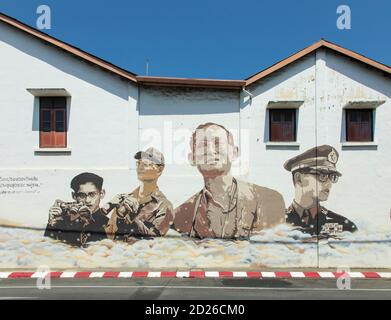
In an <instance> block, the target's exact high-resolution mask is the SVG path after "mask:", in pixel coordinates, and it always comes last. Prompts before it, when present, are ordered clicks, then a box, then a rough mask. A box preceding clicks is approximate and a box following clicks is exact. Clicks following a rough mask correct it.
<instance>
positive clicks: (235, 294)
mask: <svg viewBox="0 0 391 320" xmlns="http://www.w3.org/2000/svg"><path fill="white" fill-rule="evenodd" d="M50 285H51V288H50V289H38V288H37V280H36V279H16V280H15V279H14V280H8V279H4V280H0V300H13V299H21V300H35V299H44V300H53V299H54V300H59V299H61V300H79V299H87V300H89V299H94V300H95V299H98V300H107V299H116V300H117V299H120V300H199V299H202V300H241V299H245V300H269V299H272V300H279V299H284V300H285V299H287V300H300V299H309V300H313V299H332V300H344V299H360V300H362V299H365V300H367V299H381V300H384V299H387V300H388V299H391V279H351V289H350V290H341V289H338V287H337V281H336V279H175V278H173V279H162V278H156V279H149V278H148V279H52V280H51V283H50Z"/></svg>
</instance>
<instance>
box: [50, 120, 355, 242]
mask: <svg viewBox="0 0 391 320" xmlns="http://www.w3.org/2000/svg"><path fill="white" fill-rule="evenodd" d="M190 147H191V152H190V154H189V160H190V163H191V165H193V166H195V167H197V169H198V171H199V172H200V174H201V175H202V177H203V180H204V188H203V189H202V190H201V191H200V192H198V193H197V194H195V195H194V196H192V197H191V198H190V199H189V200H187V201H186V202H184V203H183V204H182V205H180V206H179V207H178V208H176V209H175V211H174V210H173V206H172V204H171V202H170V201H169V200H168V199H167V198H166V197H165V195H164V194H163V193H162V192H161V191H160V190H159V187H158V179H159V178H160V176H161V175H162V173H163V171H164V167H165V162H164V155H163V154H162V153H161V152H160V151H159V150H157V149H155V148H149V149H148V150H146V151H140V152H138V153H137V154H136V155H135V156H134V158H135V159H136V165H137V177H138V179H139V181H140V185H139V186H138V187H137V188H136V189H135V190H134V191H133V192H131V193H123V194H119V195H117V196H115V197H114V198H113V199H112V200H111V201H109V202H108V203H107V204H105V205H103V206H102V208H101V207H100V204H101V200H102V199H103V198H104V196H105V190H104V189H103V178H101V177H99V176H98V175H96V174H93V173H82V174H80V175H78V176H76V177H75V178H74V179H73V180H72V181H71V188H72V190H73V192H72V197H73V199H74V200H75V202H71V203H68V202H64V201H61V200H56V202H55V204H54V205H53V206H52V207H51V208H50V212H49V222H48V226H47V228H46V231H45V236H47V237H51V238H53V239H56V240H60V241H63V242H66V243H68V244H71V245H76V246H84V245H86V244H87V243H90V242H96V241H100V240H103V239H106V238H108V239H111V240H120V241H125V242H129V243H133V242H134V241H136V240H137V238H140V237H143V238H148V237H159V236H165V235H166V234H167V232H168V231H169V229H173V230H175V231H177V232H178V233H180V234H181V235H186V236H188V237H191V238H198V239H249V237H250V236H251V235H253V234H256V233H257V232H259V231H262V230H264V229H268V228H272V227H274V226H276V225H278V224H284V223H287V224H290V225H292V226H293V227H295V229H296V230H300V231H301V232H303V233H307V234H310V235H311V236H314V240H318V239H319V238H324V237H326V238H327V237H338V236H341V234H342V233H343V232H346V231H348V232H355V231H357V230H358V229H357V226H356V225H355V224H354V223H353V222H352V221H350V220H349V219H347V218H345V217H344V216H341V215H339V214H336V213H334V212H332V211H330V210H328V209H326V208H325V207H323V206H321V205H320V202H324V201H326V200H327V199H328V197H329V195H330V192H331V188H332V185H333V184H334V183H337V181H338V179H339V177H341V176H342V174H341V173H340V172H339V171H338V170H337V168H336V164H337V162H338V158H339V154H338V152H337V151H336V150H335V149H334V148H333V147H331V146H328V145H323V146H319V147H315V148H312V149H310V150H307V151H305V152H304V153H302V154H300V155H297V156H295V157H293V158H292V159H289V160H287V161H286V162H285V164H284V168H285V169H286V170H287V171H290V172H291V174H292V179H293V185H294V188H295V198H294V200H293V202H292V204H291V205H290V206H289V207H288V209H285V204H284V200H283V197H282V196H281V194H280V193H279V192H277V191H275V190H272V189H269V188H265V187H261V186H258V185H255V184H252V183H248V182H242V181H240V180H237V179H236V178H235V177H233V176H232V174H231V166H232V162H233V161H235V159H236V158H237V157H238V152H239V151H238V147H237V146H236V145H235V142H234V139H233V135H232V133H231V132H230V131H228V130H227V129H226V128H225V127H223V126H221V125H219V124H216V123H206V124H203V125H200V126H199V127H197V129H196V130H195V131H194V133H193V135H192V137H191V141H190ZM109 215H110V218H109V217H108V216H109Z"/></svg>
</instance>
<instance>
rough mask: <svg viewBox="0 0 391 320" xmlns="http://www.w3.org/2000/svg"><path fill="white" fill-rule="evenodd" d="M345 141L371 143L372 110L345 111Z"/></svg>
mask: <svg viewBox="0 0 391 320" xmlns="http://www.w3.org/2000/svg"><path fill="white" fill-rule="evenodd" d="M346 140H347V141H351V142H355V141H356V142H365V141H367V142H370V141H373V110H372V109H357V110H355V109H347V110H346Z"/></svg>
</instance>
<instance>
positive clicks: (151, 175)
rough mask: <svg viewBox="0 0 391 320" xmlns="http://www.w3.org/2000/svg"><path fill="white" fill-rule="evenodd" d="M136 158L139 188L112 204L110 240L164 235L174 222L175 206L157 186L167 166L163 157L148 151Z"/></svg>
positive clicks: (137, 155)
mask: <svg viewBox="0 0 391 320" xmlns="http://www.w3.org/2000/svg"><path fill="white" fill-rule="evenodd" d="M134 158H135V159H136V165H137V177H138V179H139V181H140V185H139V186H138V187H137V188H136V189H135V190H134V191H133V192H131V193H125V194H119V195H117V196H116V197H114V198H113V199H112V200H111V201H110V203H109V205H110V206H111V207H114V210H113V213H112V215H111V219H110V223H109V226H108V228H107V230H106V231H107V233H108V234H109V237H110V238H112V239H115V240H121V241H126V242H128V241H129V240H132V237H159V236H165V235H166V233H167V232H168V230H169V229H170V227H171V225H172V223H173V220H174V217H173V207H172V204H171V202H170V201H169V200H168V199H167V198H166V196H165V195H164V194H163V193H162V192H161V191H160V190H159V187H158V179H159V178H160V176H161V175H162V173H163V171H164V167H165V162H164V156H163V154H162V153H161V152H160V151H159V150H157V149H155V148H149V149H148V150H146V151H140V152H138V153H137V154H136V155H135V156H134Z"/></svg>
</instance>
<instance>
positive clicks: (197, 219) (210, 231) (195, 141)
mask: <svg viewBox="0 0 391 320" xmlns="http://www.w3.org/2000/svg"><path fill="white" fill-rule="evenodd" d="M190 146H191V150H192V151H191V153H190V154H189V160H190V162H191V164H192V165H193V166H197V168H198V170H199V172H200V173H201V174H202V176H203V178H204V188H203V189H202V190H201V191H200V192H198V193H197V194H195V195H194V196H193V197H191V198H190V199H189V200H187V201H186V202H185V203H183V204H182V205H181V206H179V207H178V208H177V209H176V210H175V220H174V228H175V229H176V230H177V231H178V232H180V233H182V234H184V235H188V236H191V237H196V238H247V237H249V236H250V234H251V232H252V231H256V230H261V229H264V228H268V227H272V226H274V225H276V224H278V223H284V222H285V206H284V200H283V198H282V196H281V195H280V194H279V193H278V192H276V191H274V190H271V189H267V188H264V187H260V186H257V185H255V184H251V183H245V182H242V181H238V180H236V179H235V178H234V177H233V176H232V174H231V165H232V162H233V161H234V160H235V159H236V158H237V157H238V147H236V146H235V144H234V139H233V136H232V134H231V133H230V132H229V131H228V130H227V129H226V128H224V127H223V126H221V125H218V124H215V123H207V124H204V125H201V126H199V127H198V128H197V129H196V131H195V132H194V133H193V135H192V139H191V142H190Z"/></svg>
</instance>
